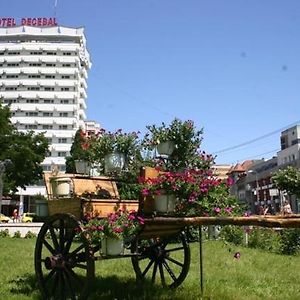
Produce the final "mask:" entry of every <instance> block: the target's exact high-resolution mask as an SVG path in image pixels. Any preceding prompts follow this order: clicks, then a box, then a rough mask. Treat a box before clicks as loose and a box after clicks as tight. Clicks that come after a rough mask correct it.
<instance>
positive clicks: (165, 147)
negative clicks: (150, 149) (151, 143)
mask: <svg viewBox="0 0 300 300" xmlns="http://www.w3.org/2000/svg"><path fill="white" fill-rule="evenodd" d="M156 149H157V152H158V154H160V155H171V154H172V153H173V151H174V149H175V143H174V142H172V141H166V142H163V143H160V144H158V145H157V146H156Z"/></svg>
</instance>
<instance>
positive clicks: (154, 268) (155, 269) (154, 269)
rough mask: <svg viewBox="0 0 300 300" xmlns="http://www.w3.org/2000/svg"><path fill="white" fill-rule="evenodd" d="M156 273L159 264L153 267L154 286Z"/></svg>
mask: <svg viewBox="0 0 300 300" xmlns="http://www.w3.org/2000/svg"><path fill="white" fill-rule="evenodd" d="M156 272H157V262H155V263H154V267H153V272H152V278H151V282H152V284H153V283H154V282H155V276H156Z"/></svg>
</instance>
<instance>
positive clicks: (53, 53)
mask: <svg viewBox="0 0 300 300" xmlns="http://www.w3.org/2000/svg"><path fill="white" fill-rule="evenodd" d="M46 55H56V52H53V51H48V52H46Z"/></svg>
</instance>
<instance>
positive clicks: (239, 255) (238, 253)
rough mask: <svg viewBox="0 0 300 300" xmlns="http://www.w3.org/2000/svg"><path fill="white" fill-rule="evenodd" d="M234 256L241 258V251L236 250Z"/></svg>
mask: <svg viewBox="0 0 300 300" xmlns="http://www.w3.org/2000/svg"><path fill="white" fill-rule="evenodd" d="M233 257H234V258H236V259H240V257H241V253H240V252H235V253H234V255H233Z"/></svg>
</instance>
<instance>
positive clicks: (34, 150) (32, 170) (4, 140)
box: [0, 105, 48, 193]
mask: <svg viewBox="0 0 300 300" xmlns="http://www.w3.org/2000/svg"><path fill="white" fill-rule="evenodd" d="M47 152H48V141H47V139H46V138H45V137H44V135H43V134H34V133H33V132H27V133H23V132H18V131H17V130H16V128H15V127H14V126H13V125H12V123H11V121H10V111H9V108H8V107H2V106H1V105H0V160H1V161H3V160H5V159H10V160H11V162H12V163H11V164H9V165H8V166H7V168H6V171H5V173H4V176H3V182H4V193H8V192H9V191H15V190H16V189H17V187H23V188H24V187H25V186H26V185H29V184H33V183H34V182H36V181H37V180H38V179H40V178H41V177H42V171H43V170H42V167H41V165H40V164H41V162H42V161H43V160H44V158H45V156H46V154H47Z"/></svg>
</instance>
